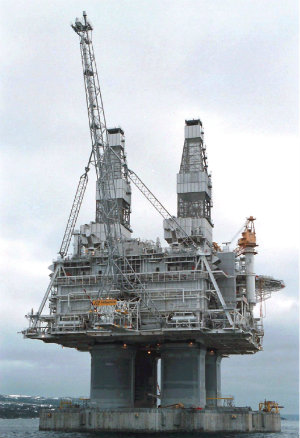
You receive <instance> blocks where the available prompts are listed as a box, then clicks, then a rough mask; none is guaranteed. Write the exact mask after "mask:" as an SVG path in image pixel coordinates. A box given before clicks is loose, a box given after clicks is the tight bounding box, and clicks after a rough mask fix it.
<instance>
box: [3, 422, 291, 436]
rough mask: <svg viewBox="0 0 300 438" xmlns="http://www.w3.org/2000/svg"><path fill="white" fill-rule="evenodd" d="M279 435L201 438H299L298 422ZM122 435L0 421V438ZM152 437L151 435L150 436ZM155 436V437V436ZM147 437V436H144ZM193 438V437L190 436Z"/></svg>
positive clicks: (283, 424)
mask: <svg viewBox="0 0 300 438" xmlns="http://www.w3.org/2000/svg"><path fill="white" fill-rule="evenodd" d="M281 428H282V432H281V433H257V434H248V433H242V434H241V433H237V434H229V433H218V434H203V435H202V437H204V436H207V437H209V438H227V437H228V438H263V437H266V438H298V437H299V422H298V421H291V420H283V421H282V422H281ZM122 436H123V434H122V433H119V434H112V433H110V434H107V433H78V432H68V433H66V432H42V431H39V419H38V418H18V419H13V420H6V419H0V438H95V437H99V438H106V437H107V438H113V437H116V438H121V437H122ZM124 436H126V438H130V437H131V438H135V437H139V438H141V435H135V434H126V435H125V434H124ZM152 436H153V435H152ZM156 436H157V435H156ZM145 437H147V438H148V437H149V438H150V436H149V435H145ZM168 437H174V438H178V437H179V438H180V436H179V435H177V434H173V435H171V434H169V435H168ZM185 437H187V435H185ZM191 437H193V438H194V437H195V435H191Z"/></svg>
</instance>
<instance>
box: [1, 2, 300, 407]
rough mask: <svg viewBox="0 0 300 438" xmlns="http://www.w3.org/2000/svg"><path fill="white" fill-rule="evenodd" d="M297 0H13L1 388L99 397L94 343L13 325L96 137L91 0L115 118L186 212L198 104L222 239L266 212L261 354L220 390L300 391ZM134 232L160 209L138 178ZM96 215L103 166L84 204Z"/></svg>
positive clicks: (158, 225) (148, 175)
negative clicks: (86, 44)
mask: <svg viewBox="0 0 300 438" xmlns="http://www.w3.org/2000/svg"><path fill="white" fill-rule="evenodd" d="M297 3H298V2H296V1H295V0H281V1H275V0H243V1H239V0H225V1H224V0H207V1H205V0H197V1H193V0H181V1H179V0H170V1H169V0H158V1H157V0H147V1H146V0H137V1H133V0H131V1H129V0H128V1H125V0H110V1H101V2H100V1H92V0H86V1H76V0H72V1H66V0H65V1H64V2H62V1H59V0H51V1H50V0H49V1H46V0H44V1H42V2H41V1H33V0H26V1H25V0H24V1H21V0H15V1H14V2H9V1H6V0H5V1H1V23H0V25H1V26H0V28H1V31H0V32H1V58H2V59H1V65H2V68H1V73H0V74H1V84H2V85H1V91H2V93H1V94H2V96H1V137H0V141H1V181H0V183H1V192H2V193H1V200H2V204H1V231H2V233H1V247H2V251H1V271H2V272H1V279H2V280H1V289H2V290H1V295H2V298H1V326H2V328H1V344H2V350H1V360H0V373H1V384H0V393H4V394H12V393H15V394H16V393H17V394H28V395H31V394H35V395H46V396H47V395H52V396H67V395H71V396H72V395H73V396H77V395H87V394H88V393H89V378H90V359H89V355H88V353H79V352H77V351H76V350H75V351H73V350H70V349H62V348H61V347H59V346H56V345H46V344H42V343H41V342H37V341H30V340H23V339H22V336H21V335H20V334H18V333H17V332H18V331H20V330H22V329H23V328H24V327H26V320H25V319H24V315H25V313H27V312H28V311H29V310H30V309H31V308H32V307H33V308H34V309H35V310H36V309H37V308H38V306H39V304H40V302H41V299H42V296H43V294H44V292H45V289H46V287H47V284H48V274H49V271H48V270H47V267H48V266H49V265H50V263H51V260H52V259H53V258H54V257H55V256H56V254H57V251H58V249H59V247H60V242H61V239H62V235H63V232H64V227H65V225H66V221H67V218H68V215H69V210H70V207H71V204H72V200H73V196H74V193H75V189H76V185H77V183H78V179H79V176H80V175H81V173H82V172H83V170H84V167H85V164H86V161H87V159H88V155H89V151H90V138H89V131H88V120H87V113H86V106H85V95H84V87H83V79H82V72H81V60H80V52H79V42H78V37H77V35H76V34H75V33H74V32H73V31H72V29H71V28H70V23H71V22H72V21H74V19H75V17H76V16H81V14H82V11H83V10H86V11H87V13H88V16H89V17H90V20H91V21H92V23H93V24H94V28H95V30H94V48H95V53H96V58H97V64H98V69H99V74H100V81H101V87H102V93H103V98H104V105H105V112H106V119H107V122H108V125H109V127H114V126H121V127H122V128H123V129H124V130H125V135H126V149H127V154H128V164H129V167H130V168H132V169H134V170H135V171H136V172H137V174H138V175H139V176H140V177H141V178H142V179H143V180H144V182H145V183H146V184H148V185H149V187H151V189H152V190H153V192H154V193H155V194H156V195H157V196H158V198H159V199H160V200H161V201H162V203H163V204H164V205H165V206H166V207H167V209H168V210H169V211H171V212H174V214H175V213H176V173H177V172H178V169H179V164H180V158H181V152H182V146H183V127H184V120H185V119H187V118H198V117H200V118H201V120H202V122H203V124H204V130H205V139H206V143H207V153H208V163H209V170H211V171H212V175H213V196H214V208H213V219H214V223H215V228H214V240H216V241H217V242H219V243H221V242H224V241H226V240H230V239H231V238H232V237H233V236H234V235H235V233H236V232H237V231H238V229H239V228H240V227H241V226H242V224H243V223H244V221H245V217H246V216H248V215H254V216H255V217H256V218H257V221H256V228H257V240H258V243H259V247H258V255H257V256H256V269H257V273H261V274H262V273H263V274H267V275H273V276H275V277H276V278H280V279H283V280H284V281H285V283H286V288H285V289H284V290H283V291H281V292H279V293H277V294H276V295H274V296H273V298H272V299H271V300H270V301H268V302H267V306H266V319H265V332H266V335H265V340H264V352H261V353H258V354H256V355H254V356H243V357H231V358H229V359H224V361H223V369H222V373H223V374H222V375H223V377H222V387H223V389H222V391H223V394H225V395H226V394H232V395H234V396H235V398H236V404H237V405H252V407H254V408H256V407H257V405H258V402H259V401H261V400H263V399H264V398H267V399H271V400H277V401H279V402H280V403H282V404H283V405H284V406H286V410H285V411H284V412H286V413H294V412H297V401H298V396H297V392H298V383H297V382H298V365H297V358H298V274H297V271H298V261H297V256H298V250H297V246H298V238H299V235H298V229H299V202H298V200H299V199H298V198H299V191H298V185H299V181H298V173H299V154H298V141H299V138H298V113H297V104H298V102H297V95H298V84H297V78H298V71H297V65H298V46H297V41H298V20H297V17H298V11H297ZM132 207H133V213H132V226H133V229H134V236H136V237H142V238H145V239H152V240H155V239H156V237H157V236H159V237H160V238H161V240H162V239H163V238H162V235H163V233H162V218H161V217H160V216H159V215H158V214H157V213H156V211H155V210H153V208H152V207H151V205H149V204H148V203H147V202H146V201H145V200H144V199H143V198H142V197H141V195H140V194H139V193H137V192H136V190H135V189H133V205H132ZM93 219H94V181H92V180H91V182H90V184H89V188H88V191H87V194H86V198H85V200H84V203H83V206H82V211H81V214H80V217H79V224H80V223H87V222H89V221H90V220H93Z"/></svg>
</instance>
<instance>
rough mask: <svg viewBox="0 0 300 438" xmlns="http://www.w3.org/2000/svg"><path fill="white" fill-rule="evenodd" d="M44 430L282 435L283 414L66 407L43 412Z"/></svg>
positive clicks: (246, 411) (237, 411)
mask: <svg viewBox="0 0 300 438" xmlns="http://www.w3.org/2000/svg"><path fill="white" fill-rule="evenodd" d="M40 430H63V431H98V432H123V433H126V432H135V433H176V432H178V433H181V434H182V433H184V432H187V433H190V432H193V433H199V434H201V433H208V432H280V430H281V420H280V414H276V413H268V412H261V411H252V410H250V408H217V409H203V410H197V409H182V408H179V409H170V408H154V409H148V408H140V409H137V408H132V409H130V408H127V409H99V408H96V407H95V408H65V409H56V410H49V409H44V410H42V411H41V414H40Z"/></svg>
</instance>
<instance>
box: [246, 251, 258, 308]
mask: <svg viewBox="0 0 300 438" xmlns="http://www.w3.org/2000/svg"><path fill="white" fill-rule="evenodd" d="M244 254H245V271H246V293H247V300H248V303H249V304H250V305H252V306H253V305H254V304H256V297H255V273H254V254H255V250H254V248H245V251H244Z"/></svg>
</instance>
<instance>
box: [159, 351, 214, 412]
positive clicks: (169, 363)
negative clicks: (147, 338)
mask: <svg viewBox="0 0 300 438" xmlns="http://www.w3.org/2000/svg"><path fill="white" fill-rule="evenodd" d="M205 354H206V349H205V348H203V347H202V346H200V345H199V344H194V343H190V344H189V343H181V344H179V343H178V344H177V343H176V344H165V345H163V346H162V348H161V406H168V405H172V404H175V403H183V404H184V406H185V407H198V406H199V407H205V404H206V394H205Z"/></svg>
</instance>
